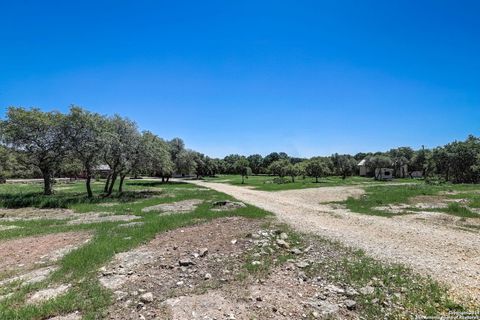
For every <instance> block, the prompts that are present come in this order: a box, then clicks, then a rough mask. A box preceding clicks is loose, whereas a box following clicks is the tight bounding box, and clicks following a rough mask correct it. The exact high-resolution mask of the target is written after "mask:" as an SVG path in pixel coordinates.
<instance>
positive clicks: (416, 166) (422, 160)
mask: <svg viewBox="0 0 480 320" xmlns="http://www.w3.org/2000/svg"><path fill="white" fill-rule="evenodd" d="M429 157H430V150H428V149H425V148H422V149H420V150H418V151H416V152H415V154H414V155H413V156H412V159H411V160H410V170H411V171H422V172H423V176H427V173H428V172H427V168H428V159H429Z"/></svg>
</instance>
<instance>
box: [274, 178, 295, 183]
mask: <svg viewBox="0 0 480 320" xmlns="http://www.w3.org/2000/svg"><path fill="white" fill-rule="evenodd" d="M291 182H292V180H291V179H288V178H281V177H275V178H273V183H276V184H285V183H291Z"/></svg>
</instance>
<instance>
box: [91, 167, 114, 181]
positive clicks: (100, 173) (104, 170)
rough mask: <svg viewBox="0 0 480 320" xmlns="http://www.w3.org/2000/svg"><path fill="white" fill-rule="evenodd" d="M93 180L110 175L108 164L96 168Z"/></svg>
mask: <svg viewBox="0 0 480 320" xmlns="http://www.w3.org/2000/svg"><path fill="white" fill-rule="evenodd" d="M93 170H94V172H95V173H94V175H95V178H106V177H108V175H109V174H110V171H111V170H110V166H109V165H108V164H101V165H98V166H96V167H95V168H94V169H93Z"/></svg>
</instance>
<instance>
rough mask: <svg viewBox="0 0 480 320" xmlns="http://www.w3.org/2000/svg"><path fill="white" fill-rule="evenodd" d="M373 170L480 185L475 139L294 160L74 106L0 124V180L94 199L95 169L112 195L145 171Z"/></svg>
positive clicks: (19, 112)
mask: <svg viewBox="0 0 480 320" xmlns="http://www.w3.org/2000/svg"><path fill="white" fill-rule="evenodd" d="M361 160H365V165H366V166H367V167H368V168H369V169H370V172H374V171H375V169H376V168H392V169H394V172H399V170H398V169H400V168H402V167H404V166H408V170H409V172H412V171H419V172H422V175H423V176H424V177H426V178H428V179H431V178H438V179H442V180H444V181H449V182H454V183H478V182H480V139H479V138H477V137H475V136H469V137H468V138H467V139H466V140H465V141H454V142H451V143H449V144H446V145H445V146H441V147H437V148H433V149H426V148H421V149H420V150H413V149H412V148H410V147H399V148H395V149H391V150H389V151H387V152H375V153H357V154H355V155H349V154H342V155H340V154H333V155H331V156H326V157H313V158H309V159H306V158H298V157H291V156H289V155H288V154H286V153H285V152H272V153H270V154H268V155H266V156H262V155H260V154H253V155H249V156H244V155H238V154H232V155H228V156H226V157H224V158H223V159H219V158H211V157H208V156H206V155H204V154H202V153H199V152H196V151H193V150H190V149H187V148H186V147H185V143H184V142H183V140H182V139H180V138H174V139H172V140H165V139H162V138H160V137H158V136H157V135H155V134H154V133H152V132H149V131H143V132H140V131H139V129H138V126H137V124H136V123H135V122H134V121H131V120H129V119H127V118H124V117H121V116H119V115H114V116H105V115H101V114H98V113H95V112H90V111H88V110H85V109H83V108H81V107H78V106H71V108H70V110H69V112H68V113H66V114H64V113H60V112H56V111H51V112H44V111H41V110H40V109H36V108H32V109H25V108H20V107H10V108H8V110H7V113H6V117H5V119H4V120H1V121H0V179H5V178H13V177H15V178H32V177H42V178H43V180H44V193H45V194H47V195H48V194H51V193H52V182H53V180H52V179H53V177H54V176H55V177H78V176H80V177H82V178H85V185H86V192H87V195H88V196H89V197H92V196H93V193H92V188H91V180H92V178H94V176H95V175H96V173H97V171H98V168H99V166H101V165H103V166H107V168H108V174H107V177H106V181H105V186H104V193H105V195H107V196H108V195H111V194H112V192H113V191H114V190H113V189H114V186H115V183H117V182H118V191H119V192H122V189H123V184H124V180H125V178H126V177H127V176H129V175H130V176H132V177H139V176H140V175H149V176H155V177H160V178H162V181H165V182H168V180H169V179H170V178H171V177H172V176H173V175H174V174H179V175H192V174H193V175H196V177H197V178H199V177H204V176H215V175H216V174H239V175H241V176H242V180H243V179H245V177H247V176H249V175H252V174H255V175H259V174H270V175H275V176H278V177H279V178H281V180H282V181H283V179H285V178H289V179H290V180H291V181H292V182H294V181H295V179H296V178H297V177H299V176H300V177H303V178H305V177H306V176H308V177H312V178H315V180H316V181H317V182H318V179H319V178H321V177H324V176H330V175H335V176H341V177H342V178H344V179H346V178H347V177H349V176H352V175H356V174H358V170H359V168H358V163H359V162H360V161H361Z"/></svg>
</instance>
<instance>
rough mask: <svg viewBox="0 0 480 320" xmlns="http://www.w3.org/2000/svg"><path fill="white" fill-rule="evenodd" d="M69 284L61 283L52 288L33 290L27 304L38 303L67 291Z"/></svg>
mask: <svg viewBox="0 0 480 320" xmlns="http://www.w3.org/2000/svg"><path fill="white" fill-rule="evenodd" d="M70 287H71V285H69V284H68V285H67V284H62V285H60V286H58V287H54V288H47V289H43V290H40V291H37V292H35V293H34V294H32V295H31V296H30V298H28V299H27V303H28V304H39V303H43V302H45V301H47V300H50V299H54V298H56V297H58V296H60V295H62V294H64V293H66V292H67V291H68V289H70Z"/></svg>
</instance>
